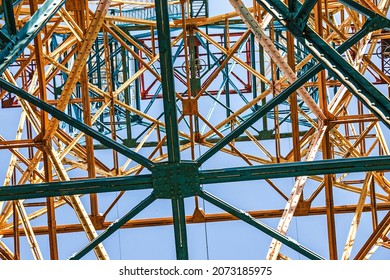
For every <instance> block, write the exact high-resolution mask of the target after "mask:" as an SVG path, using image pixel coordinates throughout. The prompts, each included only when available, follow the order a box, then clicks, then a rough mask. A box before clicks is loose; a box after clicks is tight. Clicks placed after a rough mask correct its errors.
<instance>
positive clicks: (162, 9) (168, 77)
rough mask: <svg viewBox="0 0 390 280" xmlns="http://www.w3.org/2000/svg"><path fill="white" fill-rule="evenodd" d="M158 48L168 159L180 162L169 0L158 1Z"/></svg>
mask: <svg viewBox="0 0 390 280" xmlns="http://www.w3.org/2000/svg"><path fill="white" fill-rule="evenodd" d="M156 18H157V30H158V48H159V52H160V66H161V84H162V92H163V102H164V117H165V124H166V134H167V149H168V161H169V162H179V161H180V150H179V136H178V126H177V112H176V94H175V86H174V76H173V63H172V49H171V32H170V29H169V17H168V2H167V0H157V1H156Z"/></svg>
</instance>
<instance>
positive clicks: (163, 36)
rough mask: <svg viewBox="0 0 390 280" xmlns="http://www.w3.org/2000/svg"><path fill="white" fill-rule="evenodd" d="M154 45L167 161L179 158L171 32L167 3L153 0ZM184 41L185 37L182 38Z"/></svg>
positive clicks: (180, 224)
mask: <svg viewBox="0 0 390 280" xmlns="http://www.w3.org/2000/svg"><path fill="white" fill-rule="evenodd" d="M155 5H156V18H157V30H158V48H159V53H160V65H161V83H162V91H163V102H164V117H165V125H166V134H167V149H168V162H170V163H175V162H179V161H180V150H179V135H178V125H177V112H176V94H175V87H174V76H173V63H172V49H171V35H170V29H169V17H168V2H167V0H156V2H155ZM184 40H186V38H184ZM172 212H173V221H174V230H175V244H176V257H177V259H188V245H187V229H186V223H185V212H184V199H183V198H173V199H172Z"/></svg>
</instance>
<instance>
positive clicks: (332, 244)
mask: <svg viewBox="0 0 390 280" xmlns="http://www.w3.org/2000/svg"><path fill="white" fill-rule="evenodd" d="M314 12H315V13H314V14H315V22H316V26H315V28H316V32H317V33H318V34H319V35H320V36H321V37H322V34H323V26H322V1H321V0H319V1H318V3H317V5H316V6H315V9H314ZM318 93H319V101H320V107H321V109H322V110H323V112H324V114H325V116H326V119H327V121H328V120H329V118H330V116H331V114H330V113H329V111H328V102H327V92H326V77H325V70H322V71H321V72H320V73H318ZM330 143H331V141H330V135H329V129H328V128H327V129H326V131H325V133H324V137H323V139H322V153H323V159H331V158H332V151H331V147H330ZM332 178H333V175H331V174H326V175H324V184H325V199H326V218H327V225H328V244H329V258H330V259H331V260H337V242H336V225H335V216H334V214H335V213H334V203H333V189H332V188H333V186H332Z"/></svg>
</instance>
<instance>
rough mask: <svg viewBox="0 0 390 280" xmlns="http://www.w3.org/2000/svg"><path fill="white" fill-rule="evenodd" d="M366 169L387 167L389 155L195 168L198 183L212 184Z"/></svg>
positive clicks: (387, 169) (364, 170) (389, 160)
mask: <svg viewBox="0 0 390 280" xmlns="http://www.w3.org/2000/svg"><path fill="white" fill-rule="evenodd" d="M368 171H390V156H376V157H363V158H345V159H329V160H317V161H311V162H289V163H279V164H267V165H260V166H245V167H235V168H225V169H216V170H205V171H200V172H199V180H200V183H201V184H215V183H226V182H234V181H252V180H261V179H272V178H293V177H298V176H310V175H323V174H340V173H355V172H368Z"/></svg>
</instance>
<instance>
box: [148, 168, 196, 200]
mask: <svg viewBox="0 0 390 280" xmlns="http://www.w3.org/2000/svg"><path fill="white" fill-rule="evenodd" d="M151 171H152V184H153V189H154V195H155V196H156V197H157V198H165V199H173V198H183V197H191V196H195V195H197V194H198V193H199V192H200V180H199V172H198V164H197V163H196V162H190V161H181V162H179V163H167V162H164V163H159V164H156V165H155V166H153V168H152V169H151Z"/></svg>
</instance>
